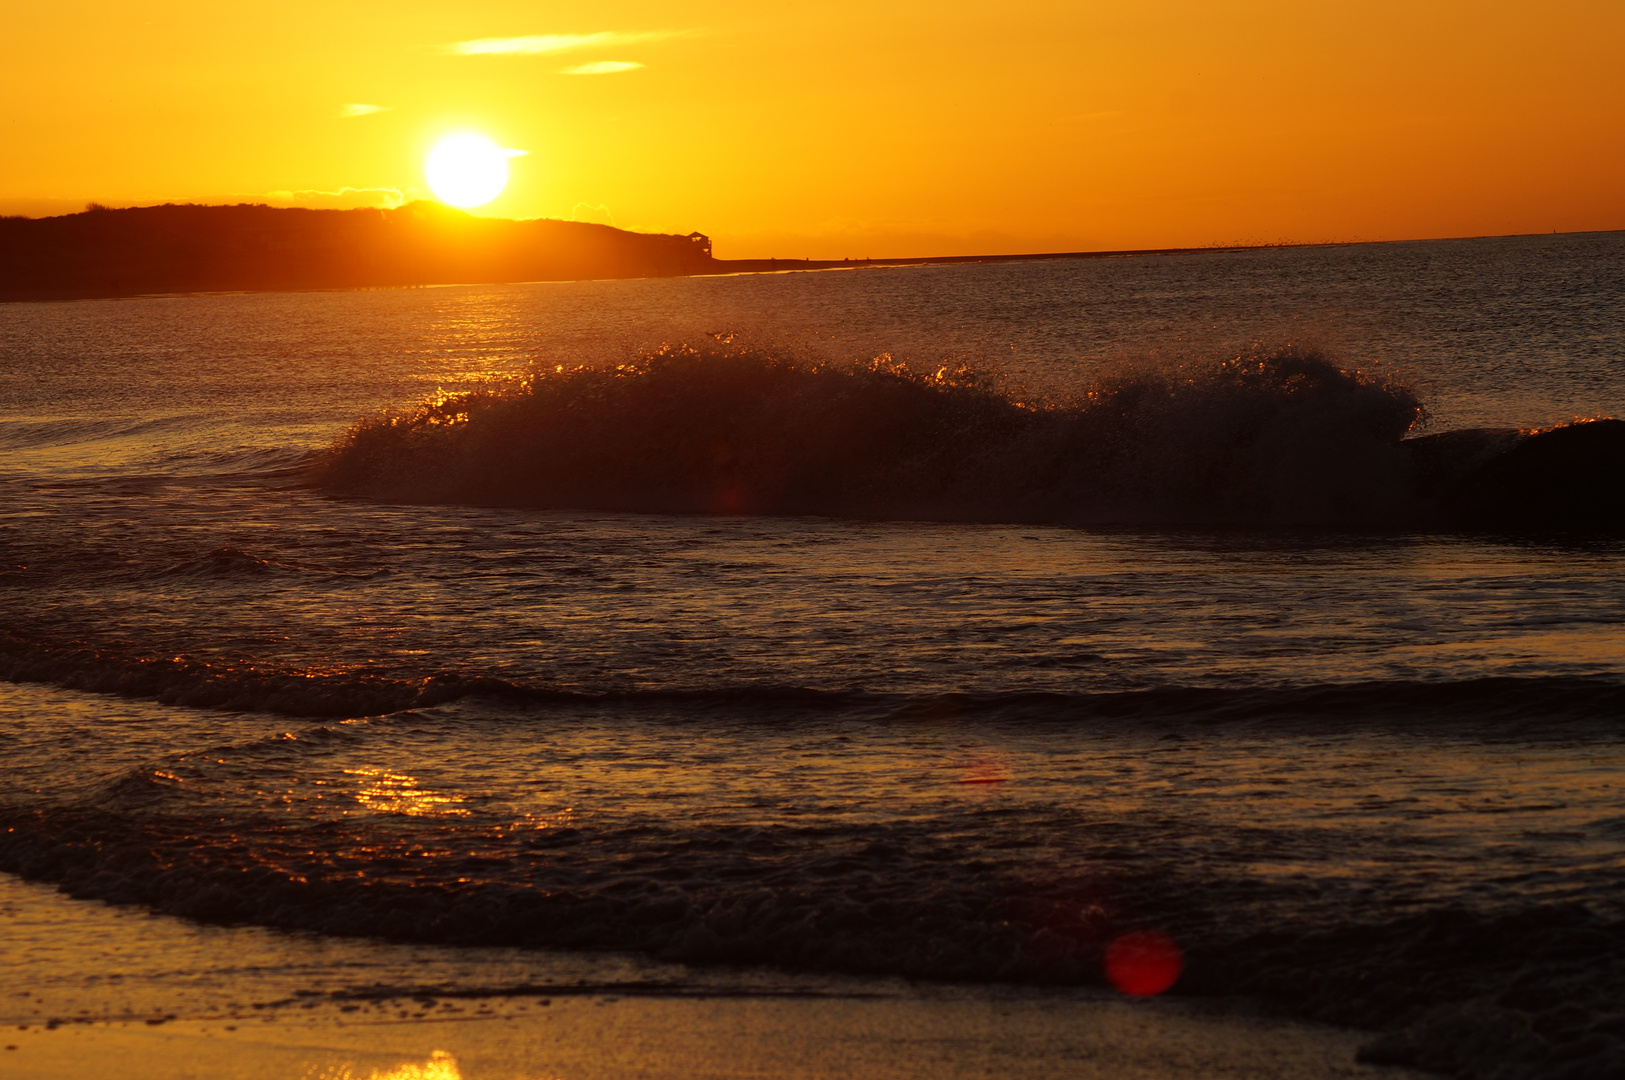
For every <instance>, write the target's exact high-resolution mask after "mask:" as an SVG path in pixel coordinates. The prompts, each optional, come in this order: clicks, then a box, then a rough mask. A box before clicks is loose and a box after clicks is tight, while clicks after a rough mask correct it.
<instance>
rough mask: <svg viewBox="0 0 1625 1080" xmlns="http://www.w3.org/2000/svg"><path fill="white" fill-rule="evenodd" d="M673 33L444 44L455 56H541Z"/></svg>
mask: <svg viewBox="0 0 1625 1080" xmlns="http://www.w3.org/2000/svg"><path fill="white" fill-rule="evenodd" d="M674 36H676V35H675V34H673V33H672V32H671V31H666V30H655V31H647V32H644V33H639V34H622V33H618V32H616V31H613V30H600V31H599V32H598V33H595V34H531V35H529V36H527V37H502V38H476V39H474V40H473V41H458V42H454V43H452V44H450V45H447V46H446V51H447V52H449V53H452V54H454V55H456V56H544V55H546V54H548V53H561V52H569V51H570V50H572V49H601V48H605V47H608V46H611V45H635V44H638V43H639V42H644V41H659V40H660V39H662V38H669V37H674Z"/></svg>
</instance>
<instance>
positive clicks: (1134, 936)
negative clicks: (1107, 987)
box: [1106, 930, 1185, 997]
mask: <svg viewBox="0 0 1625 1080" xmlns="http://www.w3.org/2000/svg"><path fill="white" fill-rule="evenodd" d="M1184 967H1185V957H1184V954H1182V953H1181V952H1180V951H1179V946H1178V945H1175V944H1174V943H1173V941H1172V940H1171V939H1170V938H1169V937H1168V935H1167V934H1159V933H1157V932H1156V931H1155V930H1133V931H1130V932H1129V933H1127V934H1123V935H1122V936H1120V937H1118V938H1116V939H1115V940H1114V941H1113V942H1112V943H1111V944H1110V945H1108V946H1106V978H1108V979H1110V980H1111V983H1112V985H1113V986H1115V987H1117V989H1119V990H1121V991H1122V992H1123V993H1125V994H1128V995H1129V996H1130V997H1151V996H1153V995H1155V994H1160V993H1162V992H1163V991H1164V990H1166V989H1168V988H1169V987H1170V986H1172V985H1174V982H1175V980H1177V979H1178V978H1179V973H1180V972H1181V971H1182V970H1184Z"/></svg>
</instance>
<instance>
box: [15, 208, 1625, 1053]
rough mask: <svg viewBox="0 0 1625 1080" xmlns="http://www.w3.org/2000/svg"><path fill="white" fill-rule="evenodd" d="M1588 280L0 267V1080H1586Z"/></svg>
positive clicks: (1599, 665)
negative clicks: (508, 278)
mask: <svg viewBox="0 0 1625 1080" xmlns="http://www.w3.org/2000/svg"><path fill="white" fill-rule="evenodd" d="M1622 283H1625V234H1619V233H1598V234H1580V235H1573V236H1531V237H1511V238H1492V239H1486V240H1475V241H1436V242H1419V243H1407V244H1372V245H1346V246H1340V247H1322V248H1269V249H1256V250H1237V251H1216V252H1209V253H1202V254H1168V255H1157V256H1147V257H1143V258H1141V257H1136V258H1119V259H1091V260H1064V259H1061V260H1052V261H1032V262H1027V263H1011V264H1002V263H987V264H964V265H924V266H906V267H889V268H865V269H853V270H832V271H828V272H817V273H804V274H768V275H757V276H751V275H740V276H729V277H714V278H675V279H664V280H629V281H598V282H547V283H530V284H516V285H497V286H476V285H468V286H449V287H445V288H429V289H412V290H374V291H356V292H337V291H335V292H322V293H249V294H241V295H198V296H174V297H146V298H132V299H125V300H118V301H95V302H74V303H59V304H43V303H25V304H8V305H4V306H0V362H3V363H4V366H5V371H6V373H7V381H6V383H5V386H6V394H5V398H4V400H3V401H0V448H3V456H0V497H3V498H4V500H5V503H6V506H7V507H8V513H7V515H6V518H5V520H4V521H3V522H0V616H3V620H0V675H3V676H4V679H5V681H4V682H0V745H3V746H4V747H5V751H4V753H5V766H6V767H5V768H4V769H3V770H0V873H4V874H6V875H9V876H8V877H6V878H4V879H3V880H4V890H5V896H6V898H7V899H6V900H5V901H4V902H5V904H6V905H7V908H6V910H7V912H8V914H7V918H6V920H5V923H4V932H5V934H6V948H5V949H4V950H3V952H4V955H5V959H4V961H3V963H5V964H7V965H11V966H10V967H9V969H8V970H6V971H5V972H4V973H0V987H3V988H4V997H3V1001H4V1014H3V1016H0V1019H4V1020H5V1021H6V1022H7V1024H8V1025H9V1028H8V1030H9V1031H11V1032H12V1035H9V1036H7V1039H6V1042H5V1044H4V1045H10V1044H13V1043H15V1044H16V1045H17V1047H18V1049H16V1050H0V1055H3V1056H0V1061H3V1062H4V1066H0V1067H3V1068H4V1069H5V1070H6V1074H7V1075H8V1076H9V1075H12V1072H13V1071H14V1070H23V1071H22V1072H21V1073H19V1075H24V1076H66V1075H75V1074H76V1070H77V1074H78V1075H89V1074H92V1073H95V1074H105V1073H107V1072H109V1070H111V1073H112V1074H113V1075H129V1076H138V1075H147V1076H154V1077H159V1076H163V1077H168V1076H188V1075H198V1076H202V1075H211V1076H230V1075H243V1076H248V1075H264V1076H284V1075H285V1076H289V1077H297V1078H300V1080H305V1078H317V1077H329V1078H331V1080H338V1078H340V1077H347V1078H351V1080H371V1078H374V1077H376V1078H379V1080H382V1078H384V1077H394V1078H396V1080H405V1078H407V1077H413V1076H437V1077H442V1078H443V1077H446V1076H452V1075H455V1076H459V1077H516V1078H517V1077H527V1078H540V1077H547V1078H576V1077H594V1076H605V1077H610V1076H767V1075H773V1076H797V1075H804V1076H833V1075H864V1076H870V1075H873V1076H899V1077H902V1076H976V1075H985V1076H1032V1077H1041V1076H1079V1075H1082V1076H1089V1075H1099V1076H1135V1075H1143V1076H1147V1077H1162V1076H1167V1077H1173V1076H1213V1075H1237V1076H1283V1077H1285V1076H1301V1077H1311V1076H1358V1075H1380V1073H1377V1072H1374V1071H1373V1070H1374V1069H1376V1065H1375V1064H1374V1063H1375V1062H1378V1061H1380V1062H1382V1063H1384V1064H1385V1065H1386V1066H1404V1067H1408V1068H1417V1069H1429V1070H1433V1071H1435V1072H1438V1073H1445V1074H1454V1075H1457V1076H1460V1077H1464V1078H1473V1080H1490V1078H1494V1080H1521V1078H1529V1080H1535V1078H1540V1080H1546V1078H1550V1077H1556V1076H1563V1077H1570V1078H1573V1080H1582V1078H1589V1077H1596V1078H1599V1080H1600V1078H1602V1077H1606V1076H1610V1075H1614V1074H1615V1073H1616V1072H1617V1069H1618V1066H1619V1063H1620V1061H1621V1060H1622V1059H1625V1058H1622V1055H1625V1043H1622V1030H1625V1029H1621V1028H1620V1027H1619V1025H1620V1022H1621V1013H1620V1005H1619V1002H1620V1000H1621V995H1620V988H1621V986H1622V985H1625V908H1622V907H1621V900H1620V898H1621V896H1625V891H1622V889H1621V886H1622V885H1625V880H1622V877H1621V866H1622V863H1621V856H1622V852H1625V828H1622V825H1621V823H1622V822H1625V796H1622V794H1621V792H1620V790H1619V785H1618V783H1617V778H1618V776H1619V773H1620V770H1621V768H1625V741H1622V739H1621V737H1620V731H1619V726H1618V718H1619V716H1620V715H1621V714H1622V712H1625V666H1622V663H1621V657H1622V656H1625V636H1622V635H1625V631H1622V629H1621V628H1622V627H1625V584H1622V583H1625V548H1622V541H1621V540H1620V538H1619V536H1618V535H1616V534H1615V533H1613V532H1611V531H1609V530H1610V525H1609V521H1610V518H1609V517H1608V515H1607V514H1595V513H1592V514H1587V513H1586V512H1584V511H1586V510H1587V508H1588V507H1592V506H1593V505H1594V504H1595V505H1602V506H1605V507H1606V506H1615V505H1617V503H1616V502H1612V501H1610V500H1611V499H1612V496H1611V495H1608V493H1609V492H1611V491H1613V490H1614V487H1617V485H1618V483H1619V482H1620V480H1619V478H1620V475H1621V473H1620V470H1619V468H1618V467H1617V460H1616V457H1617V453H1618V447H1617V446H1615V445H1614V443H1616V442H1617V439H1615V437H1614V436H1613V435H1611V434H1610V433H1611V432H1613V431H1614V430H1615V427H1616V425H1613V424H1609V423H1605V422H1601V421H1602V418H1606V417H1610V416H1617V415H1619V414H1620V413H1622V412H1625V377H1622V374H1621V369H1620V368H1619V364H1618V358H1619V356H1621V355H1622V354H1625V336H1622V330H1621V327H1620V325H1619V322H1618V318H1617V310H1618V309H1617V304H1616V303H1615V301H1616V300H1617V297H1618V296H1619V295H1620V294H1621V290H1622V289H1625V284H1622ZM1426 440H1433V441H1426ZM1564 440H1567V441H1566V442H1565V441H1564ZM1552 447H1556V448H1557V449H1558V450H1560V451H1561V453H1555V454H1549V453H1547V449H1548V448H1552ZM1565 447H1567V449H1565ZM1610 454H1614V455H1616V457H1610V456H1609V455H1610ZM1554 462H1555V464H1554ZM1542 470H1544V471H1542ZM1441 476H1442V477H1444V479H1442V480H1441V479H1440V477H1441ZM1610 485H1613V486H1612V487H1611V486H1610ZM1554 502H1559V503H1566V504H1569V505H1570V506H1572V507H1573V508H1575V509H1576V512H1575V513H1566V514H1564V515H1562V516H1561V517H1560V519H1559V518H1552V519H1550V520H1549V521H1546V522H1545V523H1544V524H1543V520H1542V517H1541V515H1542V513H1544V512H1545V511H1543V510H1542V509H1541V508H1542V507H1543V506H1549V505H1550V504H1552V503H1554ZM1514 504H1516V505H1514ZM1509 507H1511V509H1510V510H1509V509H1508V508H1509ZM1503 511H1504V512H1503ZM1514 511H1515V512H1514ZM1552 521H1556V522H1558V525H1560V526H1561V527H1556V526H1553V525H1552V524H1551V522H1552ZM1148 941H1149V942H1157V943H1159V944H1158V948H1159V949H1161V950H1163V951H1162V952H1161V953H1160V954H1159V955H1160V956H1161V957H1162V959H1161V960H1159V961H1157V963H1159V964H1161V965H1162V966H1161V967H1160V968H1159V969H1158V970H1159V971H1160V972H1161V973H1162V975H1165V976H1167V977H1166V978H1162V977H1159V978H1156V979H1141V978H1140V976H1141V975H1144V974H1145V972H1144V971H1141V972H1138V973H1135V972H1130V976H1131V977H1129V978H1127V979H1125V977H1124V976H1123V973H1122V972H1121V971H1119V970H1117V969H1115V968H1114V967H1113V964H1114V962H1115V961H1114V960H1113V957H1114V956H1122V955H1124V953H1123V950H1124V948H1125V945H1124V943H1125V942H1128V943H1135V942H1140V943H1144V942H1148ZM1114 972H1115V973H1114ZM1152 974H1156V973H1155V972H1153V973H1152ZM1117 986H1129V987H1131V988H1133V987H1139V988H1140V989H1141V990H1143V991H1145V994H1146V996H1144V997H1138V998H1136V997H1130V996H1126V995H1125V994H1122V993H1119V991H1118V990H1117V989H1115V988H1114V987H1117ZM611 999H614V1000H611ZM543 1001H549V1002H551V1004H547V1005H543V1004H542V1002H543ZM52 1021H57V1022H58V1023H57V1024H56V1025H55V1026H54V1027H53V1026H52V1025H51V1022H52ZM228 1028H234V1029H235V1030H228ZM1362 1048H1364V1049H1363V1058H1364V1059H1366V1060H1367V1061H1369V1062H1372V1064H1365V1063H1362V1060H1360V1059H1361V1057H1362ZM437 1052H438V1053H443V1054H446V1055H449V1057H448V1058H436V1057H435V1056H434V1055H435V1054H436V1053H437ZM27 1070H33V1071H31V1072H30V1071H27ZM53 1070H54V1071H53ZM140 1070H146V1071H145V1072H142V1071H140ZM188 1070H190V1071H188ZM233 1070H236V1072H235V1073H234V1072H233ZM346 1070H348V1072H346ZM413 1070H416V1071H415V1072H414V1071H413ZM436 1070H438V1072H437V1071H436ZM1090 1070H1094V1071H1093V1072H1091V1071H1090Z"/></svg>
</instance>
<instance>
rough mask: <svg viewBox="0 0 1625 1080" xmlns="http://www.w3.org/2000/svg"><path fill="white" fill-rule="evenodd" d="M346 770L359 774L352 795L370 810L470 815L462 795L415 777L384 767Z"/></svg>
mask: <svg viewBox="0 0 1625 1080" xmlns="http://www.w3.org/2000/svg"><path fill="white" fill-rule="evenodd" d="M344 772H345V774H346V775H348V776H354V777H358V778H360V781H361V784H360V786H359V787H358V788H357V789H356V793H355V798H356V801H357V802H359V803H360V804H361V805H362V806H365V807H366V808H367V809H369V810H376V811H378V812H379V813H381V814H405V815H407V816H408V817H470V816H472V811H470V810H467V809H465V808H464V807H463V806H462V805H460V804H461V803H462V802H463V801H464V799H463V796H461V795H448V794H445V793H443V792H439V791H434V790H431V789H430V788H426V787H421V786H419V784H418V782H417V779H416V778H414V777H411V776H407V775H405V774H404V773H393V772H389V771H388V770H386V769H373V768H360V769H345V770H344Z"/></svg>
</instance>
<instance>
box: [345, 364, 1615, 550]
mask: <svg viewBox="0 0 1625 1080" xmlns="http://www.w3.org/2000/svg"><path fill="white" fill-rule="evenodd" d="M1422 412H1423V410H1422V405H1421V402H1420V401H1419V400H1418V399H1417V398H1416V396H1415V395H1414V394H1413V393H1412V392H1411V391H1410V390H1409V389H1408V388H1406V387H1404V386H1402V385H1400V384H1397V383H1395V382H1393V381H1391V380H1389V379H1386V378H1383V377H1380V376H1378V375H1374V374H1372V373H1369V372H1363V371H1360V370H1349V369H1345V368H1343V367H1341V366H1339V365H1338V364H1337V363H1336V362H1334V361H1333V360H1332V359H1331V358H1330V357H1328V356H1326V355H1325V354H1323V353H1321V352H1318V351H1316V350H1312V349H1304V348H1299V347H1295V346H1284V347H1281V348H1276V349H1267V348H1262V347H1260V348H1255V349H1253V350H1250V351H1247V352H1244V353H1242V354H1240V355H1237V356H1233V357H1229V358H1226V359H1223V360H1216V361H1211V362H1205V363H1195V364H1185V365H1165V366H1150V367H1145V368H1142V369H1137V370H1130V371H1124V372H1119V373H1117V374H1114V375H1110V376H1108V377H1105V378H1102V379H1100V380H1098V381H1097V382H1096V383H1095V384H1093V385H1092V386H1091V387H1090V388H1089V389H1088V390H1087V391H1086V392H1085V393H1084V394H1082V395H1081V396H1080V397H1078V398H1077V399H1076V400H1074V401H1072V402H1070V403H1067V404H1063V405H1055V406H1043V407H1039V406H1033V405H1031V404H1028V403H1024V402H1022V401H1018V400H1016V399H1014V398H1013V397H1011V396H1010V395H1008V394H1006V393H1002V392H1000V391H999V390H998V389H997V388H996V387H995V386H994V384H993V383H992V382H991V381H990V380H989V379H987V378H985V377H983V376H981V375H980V374H978V373H977V372H976V371H974V370H972V369H969V368H964V367H961V368H957V369H952V370H950V369H949V368H946V367H944V368H941V369H939V370H937V371H935V372H931V373H924V374H921V373H915V372H912V371H910V370H909V369H908V368H907V366H906V365H904V364H900V363H897V362H894V361H892V360H891V358H890V357H881V358H879V359H877V360H875V361H872V362H870V363H869V364H866V365H827V364H824V365H819V364H805V363H801V362H797V361H791V360H786V359H784V358H781V357H778V356H774V355H772V354H769V353H764V352H760V351H755V350H750V349H743V348H736V347H734V346H732V345H731V344H728V343H726V342H722V343H719V344H716V345H712V346H706V347H704V348H694V347H689V346H678V347H664V348H662V349H659V350H656V351H655V352H653V353H650V354H648V355H647V356H645V357H644V358H643V359H641V360H639V361H636V362H633V363H628V364H622V365H620V366H617V367H614V368H588V367H582V368H574V369H565V368H564V367H562V366H560V367H558V368H556V369H555V370H553V371H542V370H537V371H534V372H533V373H532V374H531V375H529V376H527V377H525V378H523V379H521V380H519V381H517V382H515V383H513V384H511V385H509V386H507V387H503V388H497V389H487V390H480V391H475V392H472V393H466V394H457V395H449V396H443V397H441V398H439V399H437V400H435V401H434V402H431V403H428V404H425V405H423V406H421V407H419V408H418V409H417V410H416V411H414V412H410V413H406V414H396V415H386V416H383V417H380V418H376V419H371V420H366V421H363V422H362V423H360V424H358V425H357V426H356V427H355V428H353V429H352V430H351V431H350V433H349V434H348V435H347V436H346V437H345V438H344V439H343V440H342V441H341V442H340V443H339V444H338V445H337V446H335V447H334V448H333V449H332V450H331V451H330V452H329V453H328V454H327V455H326V456H325V457H324V458H323V459H322V460H321V461H320V462H319V463H318V464H317V467H316V469H315V472H314V476H315V479H316V482H317V483H318V484H319V485H320V486H322V487H325V488H326V489H328V490H330V491H333V492H336V493H341V494H348V495H360V496H364V497H367V498H373V499H381V500H390V501H399V502H409V503H413V502H415V503H471V504H482V505H509V506H527V507H539V508H561V509H562V508H572V509H582V508H585V509H601V510H626V511H646V512H647V511H653V512H678V513H695V512H698V513H735V514H737V513H744V514H821V515H832V516H846V517H858V518H920V519H936V520H964V521H1025V522H1058V523H1067V524H1078V525H1109V524H1129V525H1178V524H1194V525H1230V526H1237V525H1239V526H1316V527H1337V528H1353V529H1415V528H1469V529H1511V530H1515V531H1528V530H1544V529H1552V530H1565V529H1601V530H1604V531H1618V530H1619V529H1621V528H1622V527H1625V518H1622V514H1625V510H1622V509H1621V505H1622V501H1625V500H1622V499H1621V496H1622V495H1625V423H1621V422H1619V421H1613V420H1600V421H1595V422H1590V423H1577V424H1574V425H1569V426H1567V427H1563V428H1559V429H1555V430H1553V431H1548V432H1539V433H1520V432H1511V433H1506V432H1484V433H1451V434H1449V435H1445V436H1434V437H1428V438H1419V439H1412V440H1409V441H1406V440H1405V439H1404V437H1405V436H1406V435H1407V433H1409V432H1410V431H1411V429H1412V428H1413V427H1414V426H1415V425H1416V423H1417V422H1418V420H1419V419H1420V418H1421V417H1422Z"/></svg>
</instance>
